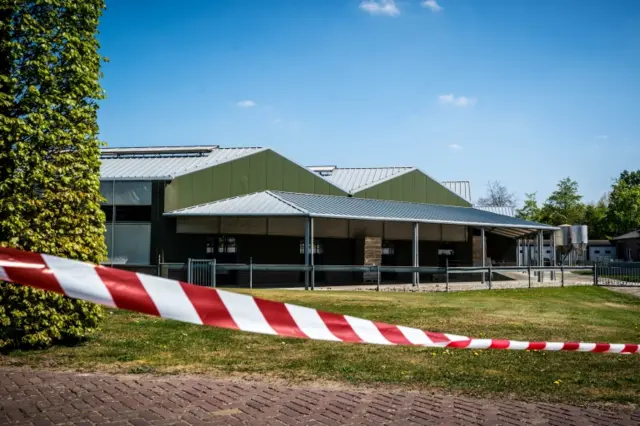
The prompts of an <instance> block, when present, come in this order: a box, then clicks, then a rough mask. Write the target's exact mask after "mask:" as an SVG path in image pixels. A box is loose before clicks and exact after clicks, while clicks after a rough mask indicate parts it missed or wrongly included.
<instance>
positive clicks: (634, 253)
mask: <svg viewBox="0 0 640 426" xmlns="http://www.w3.org/2000/svg"><path fill="white" fill-rule="evenodd" d="M629 250H631V256H629V253H628V251H629ZM616 257H618V259H623V260H633V261H640V239H638V238H636V239H628V240H618V241H616Z"/></svg>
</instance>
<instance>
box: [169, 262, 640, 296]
mask: <svg viewBox="0 0 640 426" xmlns="http://www.w3.org/2000/svg"><path fill="white" fill-rule="evenodd" d="M613 270H614V268H613V267H612V266H611V265H606V266H604V265H593V266H572V267H566V266H557V267H550V266H544V267H541V266H524V267H523V266H487V267H480V266H472V267H460V266H452V267H450V266H448V265H447V266H445V267H430V266H361V265H309V266H305V265H268V264H253V263H248V264H223V263H216V261H215V260H202V259H190V260H189V261H188V263H187V264H186V265H182V264H164V265H162V266H161V267H160V268H159V273H160V275H162V276H165V277H168V278H175V279H182V280H184V281H187V282H189V283H192V284H197V285H202V286H208V287H216V286H218V285H219V282H218V281H219V276H221V275H226V274H229V273H231V272H233V271H237V272H239V273H242V277H241V279H238V280H237V282H234V283H233V284H232V285H238V282H240V281H242V284H240V285H242V286H248V287H249V288H253V287H254V275H255V274H256V273H262V272H287V273H297V274H299V275H296V276H299V277H300V278H301V281H304V285H305V289H314V288H315V280H314V279H312V278H310V279H308V280H306V279H304V276H305V275H306V274H308V275H309V277H315V276H317V275H319V274H321V273H327V272H348V273H353V274H355V276H357V277H358V278H359V279H357V280H354V282H353V283H347V284H349V285H354V284H355V285H360V284H362V285H367V283H368V284H373V285H375V286H376V288H377V289H380V288H381V286H383V285H387V284H398V282H385V281H383V278H382V277H383V275H384V273H388V272H392V273H402V274H407V276H410V275H409V274H411V273H416V272H417V273H419V274H422V276H421V279H422V278H423V277H425V276H428V277H430V278H431V281H430V282H423V283H422V284H419V285H421V286H428V285H433V284H437V285H438V291H440V290H442V291H450V290H453V289H464V287H465V285H466V287H467V288H469V289H470V285H469V284H471V283H470V282H464V280H460V279H457V278H458V277H460V276H463V277H464V278H465V279H466V278H468V277H472V278H473V279H472V280H468V281H479V282H480V283H481V284H482V286H481V287H479V288H487V289H492V288H513V286H509V283H510V282H516V281H517V282H518V283H519V286H518V287H525V288H526V287H528V288H532V287H539V286H557V287H564V286H565V284H566V285H602V286H614V285H637V286H640V267H639V268H635V269H633V274H631V273H629V272H628V270H627V269H624V271H626V272H625V273H622V272H616V273H615V274H614V273H613V272H612V271H613ZM622 270H623V269H619V270H616V271H622ZM172 272H173V274H172ZM179 274H183V276H184V278H179V277H177V276H176V275H179ZM172 275H173V276H172ZM514 277H515V278H514ZM614 277H616V278H615V279H614ZM629 277H635V278H636V280H635V281H634V280H633V279H628V278H629ZM360 278H361V279H360ZM301 281H298V282H296V284H295V286H296V287H298V286H300V285H301ZM405 282H406V281H405ZM543 283H544V284H543ZM277 284H278V283H277V282H273V283H272V284H270V285H269V286H268V287H273V286H274V285H275V286H278V285H277ZM259 286H260V287H263V286H264V287H267V286H265V285H259ZM289 286H291V284H289ZM278 287H285V285H282V286H278ZM461 287H462V288H461Z"/></svg>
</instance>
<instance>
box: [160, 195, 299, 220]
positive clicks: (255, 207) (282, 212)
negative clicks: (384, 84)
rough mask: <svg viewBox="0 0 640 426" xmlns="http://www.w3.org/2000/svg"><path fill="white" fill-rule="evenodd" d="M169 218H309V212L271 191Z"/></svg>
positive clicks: (184, 210) (174, 212)
mask: <svg viewBox="0 0 640 426" xmlns="http://www.w3.org/2000/svg"><path fill="white" fill-rule="evenodd" d="M165 215H167V216H308V214H307V212H305V211H304V210H301V209H299V208H297V207H296V206H294V205H291V204H288V203H286V202H284V201H283V200H281V199H280V198H278V197H276V196H274V195H273V194H272V193H271V191H263V192H254V193H253V194H248V195H240V196H238V197H233V198H226V199H224V200H219V201H214V202H212V203H206V204H201V205H198V206H193V207H187V208H184V209H179V210H174V211H172V212H169V213H165Z"/></svg>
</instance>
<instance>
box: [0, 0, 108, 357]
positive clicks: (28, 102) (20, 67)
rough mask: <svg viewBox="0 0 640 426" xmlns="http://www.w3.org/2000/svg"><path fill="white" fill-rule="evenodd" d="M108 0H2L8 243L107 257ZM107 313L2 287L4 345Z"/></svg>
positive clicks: (91, 323)
mask: <svg viewBox="0 0 640 426" xmlns="http://www.w3.org/2000/svg"><path fill="white" fill-rule="evenodd" d="M103 9H104V1H103V0H82V1H77V0H4V1H0V245H2V246H10V247H16V248H21V249H26V250H31V251H35V252H42V253H49V254H54V255H59V256H63V257H67V258H72V259H79V260H83V261H90V262H99V261H101V260H103V259H104V258H105V257H106V246H105V243H104V213H103V212H102V210H101V208H100V201H101V196H100V182H99V169H100V159H99V155H100V146H101V143H100V141H99V140H98V125H97V111H98V104H97V102H98V101H99V100H100V99H102V98H103V97H104V92H103V90H102V88H101V86H100V78H101V76H102V75H101V71H100V67H101V62H102V60H103V58H102V57H101V56H100V54H99V53H98V50H99V44H98V41H97V38H96V34H97V28H98V22H99V18H100V16H101V14H102V11H103ZM101 316H102V310H101V309H100V307H98V306H96V305H94V304H91V303H86V302H81V301H75V300H71V299H68V298H66V297H63V296H59V295H55V294H51V293H45V292H42V291H40V290H34V289H31V288H27V287H22V286H16V285H11V284H7V283H0V348H4V349H6V348H12V347H42V346H48V345H51V344H53V343H55V342H56V341H60V340H65V339H79V338H83V337H85V336H87V334H88V333H90V332H92V331H93V330H94V329H95V328H96V327H97V325H98V323H99V320H100V318H101Z"/></svg>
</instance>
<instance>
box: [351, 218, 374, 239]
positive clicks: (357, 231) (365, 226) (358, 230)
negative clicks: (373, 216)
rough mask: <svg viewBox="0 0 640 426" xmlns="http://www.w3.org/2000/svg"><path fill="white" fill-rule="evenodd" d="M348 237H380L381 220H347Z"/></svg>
mask: <svg viewBox="0 0 640 426" xmlns="http://www.w3.org/2000/svg"><path fill="white" fill-rule="evenodd" d="M349 237H350V238H364V237H382V222H378V221H372V220H352V221H350V222H349Z"/></svg>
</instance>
